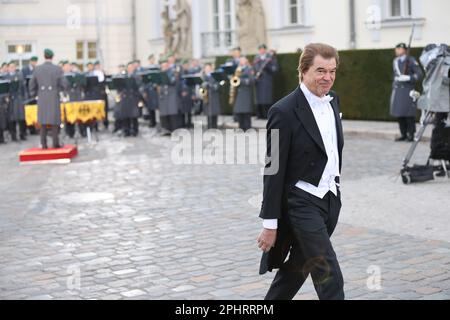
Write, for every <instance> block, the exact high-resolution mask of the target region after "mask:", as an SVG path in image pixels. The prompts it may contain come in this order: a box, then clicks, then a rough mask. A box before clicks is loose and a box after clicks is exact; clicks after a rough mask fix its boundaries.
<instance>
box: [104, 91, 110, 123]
mask: <svg viewBox="0 0 450 320" xmlns="http://www.w3.org/2000/svg"><path fill="white" fill-rule="evenodd" d="M103 100H104V101H105V120H103V125H104V126H105V128H106V129H108V127H109V118H108V113H109V101H108V95H106V94H105V95H104V96H103Z"/></svg>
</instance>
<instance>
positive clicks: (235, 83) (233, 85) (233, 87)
mask: <svg viewBox="0 0 450 320" xmlns="http://www.w3.org/2000/svg"><path fill="white" fill-rule="evenodd" d="M241 76H242V68H241V67H238V68H237V69H236V72H235V73H234V76H233V77H232V78H231V80H230V100H229V103H230V105H233V104H234V101H235V99H236V93H237V89H238V88H239V87H240V86H241Z"/></svg>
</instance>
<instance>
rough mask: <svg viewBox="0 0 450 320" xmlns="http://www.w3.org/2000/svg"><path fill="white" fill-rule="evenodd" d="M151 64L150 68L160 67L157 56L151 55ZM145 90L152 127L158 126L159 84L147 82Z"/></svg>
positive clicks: (146, 105)
mask: <svg viewBox="0 0 450 320" xmlns="http://www.w3.org/2000/svg"><path fill="white" fill-rule="evenodd" d="M148 61H149V66H148V68H149V69H151V70H157V69H159V66H158V65H156V63H155V57H154V56H153V55H150V56H149V59H148ZM144 92H145V95H144V97H145V107H146V108H147V111H148V115H149V120H150V128H154V127H156V125H157V123H156V110H158V108H159V97H158V86H157V85H156V84H155V83H147V84H146V85H145V86H144Z"/></svg>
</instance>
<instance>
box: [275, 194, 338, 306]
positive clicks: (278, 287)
mask: <svg viewBox="0 0 450 320" xmlns="http://www.w3.org/2000/svg"><path fill="white" fill-rule="evenodd" d="M340 209H341V201H340V194H339V197H336V196H335V195H334V194H333V193H331V192H329V193H328V194H327V195H326V196H325V198H324V199H319V198H317V197H315V196H313V195H311V194H309V193H307V192H305V191H303V190H301V189H298V188H294V190H293V191H292V192H291V194H290V195H289V196H288V215H287V220H288V221H287V222H288V223H289V226H290V229H291V232H292V233H293V235H294V236H295V240H296V241H295V243H294V245H293V247H292V248H291V252H290V256H289V259H288V260H287V261H286V262H285V263H284V265H283V266H282V267H281V269H280V270H279V271H278V273H277V275H276V276H275V279H274V281H273V283H272V286H271V287H270V289H269V292H268V293H267V296H266V300H292V299H293V298H294V297H295V295H296V294H297V293H298V291H299V290H300V288H301V287H302V286H303V284H304V283H305V281H306V279H307V278H308V276H309V275H311V277H312V280H313V283H314V287H315V289H316V292H317V295H318V296H319V299H320V300H343V299H344V298H345V296H344V280H343V276H342V273H341V269H340V266H339V262H338V260H337V257H336V254H335V252H334V249H333V246H332V244H331V241H330V237H331V235H332V234H333V232H334V230H335V228H336V225H337V222H338V219H339V213H340Z"/></svg>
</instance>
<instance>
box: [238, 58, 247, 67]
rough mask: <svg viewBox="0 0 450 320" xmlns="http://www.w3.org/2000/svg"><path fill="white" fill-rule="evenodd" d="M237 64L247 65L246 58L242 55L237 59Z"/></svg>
mask: <svg viewBox="0 0 450 320" xmlns="http://www.w3.org/2000/svg"><path fill="white" fill-rule="evenodd" d="M239 65H240V66H241V67H245V66H247V65H248V60H247V58H244V57H242V58H241V59H240V60H239Z"/></svg>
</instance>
